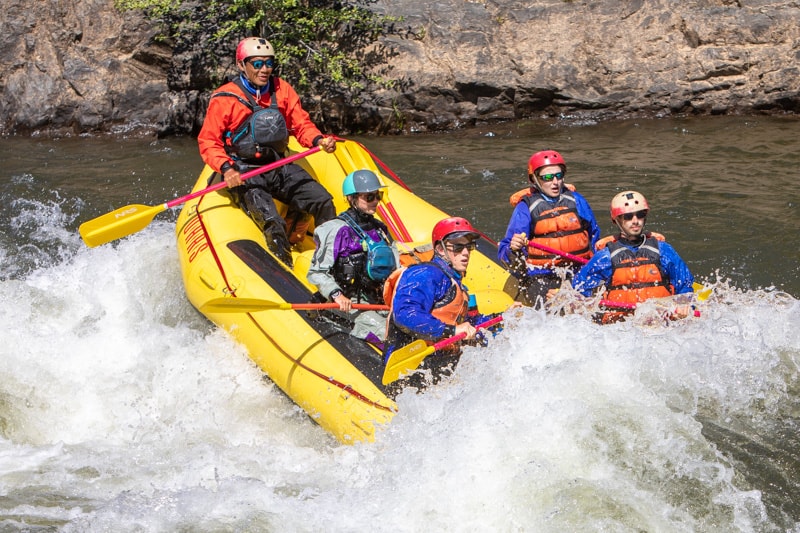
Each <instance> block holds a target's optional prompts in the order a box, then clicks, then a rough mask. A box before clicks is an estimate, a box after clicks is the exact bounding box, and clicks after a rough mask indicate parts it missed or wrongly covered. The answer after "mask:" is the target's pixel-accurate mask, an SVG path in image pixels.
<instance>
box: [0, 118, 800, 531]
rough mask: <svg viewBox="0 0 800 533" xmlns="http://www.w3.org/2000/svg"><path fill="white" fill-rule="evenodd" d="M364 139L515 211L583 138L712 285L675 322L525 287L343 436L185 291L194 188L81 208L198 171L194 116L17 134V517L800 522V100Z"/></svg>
mask: <svg viewBox="0 0 800 533" xmlns="http://www.w3.org/2000/svg"><path fill="white" fill-rule="evenodd" d="M358 140H360V141H362V142H363V143H364V144H365V145H366V146H367V148H369V149H370V150H371V151H372V152H373V153H375V154H376V155H377V156H378V157H380V158H381V159H382V160H383V161H384V162H386V163H387V164H388V165H389V167H391V168H392V169H393V170H394V171H395V172H396V173H397V174H398V175H399V176H400V178H402V179H403V180H404V181H405V182H406V184H407V185H408V186H409V187H411V188H412V189H413V190H414V191H415V192H416V193H417V194H419V195H420V196H422V197H424V198H426V199H427V200H429V201H431V202H432V203H434V204H436V205H438V206H440V207H442V208H443V209H444V210H446V211H448V212H450V213H452V214H458V215H462V216H466V217H468V218H470V219H471V220H472V221H473V222H474V223H475V224H476V225H477V226H478V227H480V228H481V229H483V230H484V231H485V232H486V233H487V234H488V235H490V236H491V237H493V238H500V237H501V236H502V234H503V232H504V230H505V225H506V223H507V220H508V217H509V215H510V213H511V208H510V206H509V205H508V197H509V195H510V194H511V193H512V192H514V191H516V190H518V189H520V188H522V187H524V186H525V181H526V178H525V166H526V162H527V158H528V157H529V156H530V154H531V153H532V152H533V151H535V150H539V149H543V148H552V149H556V150H559V151H560V152H561V153H562V154H563V155H564V157H565V159H566V160H567V163H568V165H569V172H568V181H569V182H571V183H574V184H575V185H576V186H577V187H578V190H579V191H581V192H582V193H583V194H584V195H585V196H586V197H587V199H588V200H589V202H590V203H591V205H592V206H593V208H594V210H595V213H596V214H597V218H598V220H599V221H600V223H601V227H602V228H603V230H604V231H610V230H611V226H610V222H609V221H608V214H607V213H608V212H607V209H608V203H609V201H610V199H611V197H612V196H613V195H614V194H615V193H616V192H619V191H620V190H624V189H629V188H633V189H636V190H639V191H641V192H642V193H644V194H645V195H646V196H647V198H648V199H649V201H650V204H651V216H650V219H649V220H648V223H649V228H650V229H652V230H655V231H659V232H661V233H663V234H665V235H666V236H667V239H668V240H669V242H671V243H672V244H673V246H674V247H675V248H676V250H677V251H678V252H679V253H680V254H681V255H682V256H683V258H684V259H685V260H686V261H687V263H688V264H689V266H690V268H691V269H692V271H693V272H694V274H695V276H696V278H697V279H698V281H700V282H702V283H703V284H704V285H706V286H707V287H711V288H713V294H712V296H711V297H710V298H709V300H708V301H706V302H705V303H703V304H702V306H701V316H700V317H698V318H692V319H687V320H683V321H679V322H674V323H670V324H668V325H663V324H655V325H654V324H653V323H652V321H649V320H632V321H629V322H626V323H620V324H614V325H610V326H599V325H596V324H593V323H592V322H591V321H589V320H587V319H586V318H585V317H583V316H553V315H548V314H546V313H545V312H541V311H533V310H525V311H524V312H523V313H522V314H521V315H520V316H516V317H513V318H509V320H508V321H507V326H506V329H505V330H504V331H503V332H502V333H500V334H499V335H498V336H497V337H495V338H494V339H492V341H491V343H490V346H489V347H487V348H485V349H477V348H469V349H467V350H466V352H465V354H464V358H463V362H462V365H460V366H459V369H458V373H457V375H456V376H455V378H454V379H453V380H452V381H449V382H446V383H442V384H440V385H439V386H438V387H436V388H435V389H432V390H429V391H428V392H427V393H426V394H422V395H414V394H411V393H403V394H402V395H401V396H400V397H399V398H398V404H399V407H400V412H399V414H398V415H397V416H396V417H395V419H394V420H393V422H392V424H391V425H390V426H389V427H388V428H387V429H386V430H384V431H383V432H382V433H380V435H379V439H378V441H377V442H376V443H374V444H363V445H356V446H344V445H340V444H338V443H336V442H335V441H334V440H333V439H332V438H330V437H329V436H328V435H327V434H325V432H324V431H322V430H321V429H320V428H319V427H318V426H316V425H315V424H313V423H312V422H310V421H309V420H308V419H307V418H306V416H305V415H304V414H303V412H302V411H301V410H300V409H299V408H298V407H296V406H295V405H293V404H292V403H291V402H290V401H289V400H288V399H287V398H286V397H284V396H283V395H282V393H281V392H280V391H279V390H278V389H277V388H276V387H275V386H274V385H272V384H271V383H270V382H269V381H268V380H266V379H264V377H263V376H262V374H261V373H260V372H259V371H258V370H257V369H256V368H255V367H254V365H253V364H251V363H250V361H249V359H248V358H247V357H246V355H245V354H244V352H243V351H242V349H241V348H240V347H238V346H236V345H235V344H233V343H232V342H231V340H230V339H229V338H228V337H227V335H226V334H224V333H223V332H221V331H219V330H217V329H216V328H215V327H213V326H212V325H211V324H210V323H208V322H207V321H206V320H205V318H204V317H202V316H201V315H199V314H198V313H197V312H196V311H195V310H194V309H193V308H192V307H191V305H190V304H189V303H188V302H187V301H186V299H185V297H184V294H183V288H182V284H181V277H180V272H179V267H178V260H177V254H176V249H175V244H174V236H173V231H174V225H173V222H174V219H175V217H176V215H177V213H176V212H174V211H172V212H168V213H163V214H161V215H159V216H158V217H157V218H156V219H155V220H154V221H153V222H152V223H151V224H150V225H149V226H148V227H147V228H145V229H144V230H142V231H140V232H138V233H136V234H134V235H132V236H130V237H129V238H126V239H123V240H121V241H119V242H116V243H113V244H110V245H104V246H101V247H98V248H94V249H88V248H86V247H85V246H84V245H83V243H82V241H81V239H80V237H79V235H78V234H77V227H78V225H79V224H80V223H82V222H84V221H86V220H89V219H91V218H94V217H96V216H99V215H101V214H104V213H106V212H109V211H112V210H114V209H116V208H119V207H122V206H124V205H127V204H133V203H137V204H145V205H158V204H160V203H163V202H165V201H168V200H171V199H173V198H176V197H179V196H183V195H185V194H187V193H188V192H189V191H190V189H191V186H192V185H193V183H194V181H195V179H196V176H197V173H198V172H199V170H200V168H201V165H200V160H199V156H198V154H197V149H196V145H195V143H194V140H192V139H188V138H173V139H165V140H153V139H138V138H135V137H131V138H125V137H117V138H107V137H76V138H68V139H60V140H45V139H38V138H35V137H34V138H31V139H18V138H3V139H0V158H2V161H3V165H2V181H0V200H2V202H3V204H4V205H5V209H3V210H2V211H0V262H1V264H2V268H1V269H0V301H2V303H1V304H0V317H2V323H3V325H4V327H3V329H2V333H0V340H2V342H0V530H1V531H16V530H25V531H52V530H59V531H165V532H166V531H308V532H312V531H323V530H324V531H347V532H349V531H353V532H355V531H363V530H372V531H387V532H389V531H391V532H398V531H422V530H425V531H487V530H493V531H543V532H563V531H615V532H616V531H622V532H627V531H631V532H633V531H636V532H638V531H648V532H672V531H709V532H716V531H726V532H727V531H800V503H798V501H800V498H798V494H800V481H799V480H800V437H798V434H799V433H798V429H799V428H798V423H800V328H798V325H800V306H799V305H798V300H797V298H798V297H800V266H799V265H800V207H799V206H800V186H798V178H800V176H799V175H798V168H800V122H798V120H797V119H794V118H780V117H777V118H767V117H747V118H745V117H712V118H703V119H683V120H673V119H669V120H642V121H624V122H617V123H600V124H594V123H586V122H583V123H581V122H574V121H569V120H567V119H565V120H563V121H561V122H558V123H555V124H553V123H546V122H536V121H531V122H524V123H515V124H503V125H495V126H491V127H490V128H489V127H487V128H483V129H481V128H478V129H471V130H466V131H461V132H457V133H451V134H446V135H435V136H432V135H429V136H404V137H384V138H371V137H370V138H359V139H358Z"/></svg>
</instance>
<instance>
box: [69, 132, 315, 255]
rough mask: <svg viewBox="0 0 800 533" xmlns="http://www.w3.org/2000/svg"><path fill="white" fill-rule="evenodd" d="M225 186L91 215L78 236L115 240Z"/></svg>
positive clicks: (258, 170) (93, 240) (283, 161)
mask: <svg viewBox="0 0 800 533" xmlns="http://www.w3.org/2000/svg"><path fill="white" fill-rule="evenodd" d="M318 151H319V147H314V148H312V149H310V150H307V151H305V152H301V153H299V154H295V155H292V156H289V157H285V158H283V159H280V160H278V161H275V162H274V163H270V164H269V165H264V166H263V167H259V168H256V169H253V170H251V171H249V172H246V173H244V174H243V175H242V176H241V179H243V180H246V179H248V178H252V177H253V176H256V175H258V174H262V173H264V172H269V171H270V170H274V169H276V168H278V167H280V166H282V165H286V164H288V163H291V162H293V161H297V160H298V159H300V158H302V157H306V156H308V155H310V154H313V153H315V152H318ZM226 186H227V184H226V183H225V182H224V181H221V182H219V183H215V184H214V185H212V186H210V187H206V188H205V189H203V190H201V191H197V192H194V193H191V194H187V195H186V196H181V197H180V198H176V199H174V200H171V201H169V202H166V203H163V204H158V205H154V206H147V205H138V204H134V205H127V206H125V207H121V208H119V209H117V210H115V211H111V212H110V213H106V214H105V215H101V216H99V217H97V218H93V219H92V220H89V221H87V222H84V223H83V224H81V225H80V227H79V228H78V231H79V232H80V234H81V237H82V238H83V241H84V242H85V243H86V245H87V246H90V247H94V246H99V245H101V244H105V243H107V242H110V241H113V240H116V239H121V238H122V237H126V236H128V235H130V234H132V233H136V232H137V231H141V230H143V229H144V228H145V227H147V225H148V224H150V222H152V221H153V218H154V217H155V216H156V215H157V214H159V213H161V212H162V211H165V210H167V209H169V208H170V207H175V206H176V205H180V204H182V203H184V202H187V201H189V200H191V199H193V198H197V197H198V196H203V195H204V194H208V193H210V192H212V191H216V190H217V189H221V188H223V187H226Z"/></svg>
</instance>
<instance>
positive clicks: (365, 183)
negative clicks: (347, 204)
mask: <svg viewBox="0 0 800 533" xmlns="http://www.w3.org/2000/svg"><path fill="white" fill-rule="evenodd" d="M385 187H386V185H384V184H383V183H381V180H380V178H378V176H377V175H376V174H375V173H374V172H373V171H371V170H355V171H353V172H351V173H350V174H348V175H347V177H346V178H345V179H344V182H342V194H344V195H345V196H350V195H353V194H359V193H362V192H375V191H377V190H379V189H383V188H385Z"/></svg>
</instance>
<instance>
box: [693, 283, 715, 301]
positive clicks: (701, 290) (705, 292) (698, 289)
mask: <svg viewBox="0 0 800 533" xmlns="http://www.w3.org/2000/svg"><path fill="white" fill-rule="evenodd" d="M692 289H694V292H695V293H697V301H698V302H704V301H706V300H708V297H709V296H711V291H712V290H713V289H706V288H705V287H703V286H702V285H701V284H699V283H697V282H695V283H692Z"/></svg>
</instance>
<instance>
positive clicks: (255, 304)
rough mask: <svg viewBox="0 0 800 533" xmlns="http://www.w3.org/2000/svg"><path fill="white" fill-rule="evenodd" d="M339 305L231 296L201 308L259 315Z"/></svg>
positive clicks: (369, 307) (367, 307)
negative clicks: (277, 311)
mask: <svg viewBox="0 0 800 533" xmlns="http://www.w3.org/2000/svg"><path fill="white" fill-rule="evenodd" d="M338 308H339V304H337V303H336V302H324V303H289V302H273V301H270V300H262V299H261V298H247V297H244V298H231V297H229V296H227V297H222V298H213V299H211V300H208V301H207V302H205V303H204V304H203V305H201V306H200V311H201V312H203V313H257V312H259V311H269V310H275V309H282V310H286V309H294V310H309V309H338ZM352 308H353V309H357V310H359V311H388V310H389V306H388V305H383V304H358V303H355V304H353V305H352Z"/></svg>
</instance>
